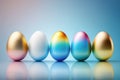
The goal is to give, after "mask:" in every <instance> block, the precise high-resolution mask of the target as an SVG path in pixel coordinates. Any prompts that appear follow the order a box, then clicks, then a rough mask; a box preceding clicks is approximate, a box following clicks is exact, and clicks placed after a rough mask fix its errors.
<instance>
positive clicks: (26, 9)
mask: <svg viewBox="0 0 120 80" xmlns="http://www.w3.org/2000/svg"><path fill="white" fill-rule="evenodd" d="M119 27H120V0H0V61H7V60H10V58H9V57H8V55H7V53H6V43H7V40H8V37H9V36H10V34H11V33H12V32H14V31H21V32H22V33H23V34H24V35H25V37H26V39H27V41H29V39H30V37H31V35H32V34H33V33H34V32H35V31H37V30H40V31H43V32H45V34H46V36H47V37H48V41H49V42H50V39H51V36H52V35H53V33H55V32H56V31H58V30H62V31H64V32H65V33H66V34H67V36H68V38H69V41H70V43H71V41H72V38H73V36H74V35H75V33H77V32H78V31H85V32H86V33H87V34H88V36H89V38H90V41H91V42H93V40H94V37H95V36H96V34H97V33H98V32H99V31H106V32H108V33H109V34H110V36H111V37H112V39H113V42H114V48H115V50H114V53H113V56H112V58H110V60H113V61H118V60H120V38H119V36H120V35H119V34H120V28H119ZM24 60H32V59H31V57H30V56H29V54H28V55H27V56H26V57H25V59H24ZM45 60H53V59H52V57H51V56H50V54H49V55H48V57H47V58H46V59H45ZM66 60H74V59H73V57H72V56H71V53H70V55H69V57H68V58H67V59H66ZM88 60H95V61H97V60H96V59H95V57H94V56H93V54H91V55H90V57H89V58H88Z"/></svg>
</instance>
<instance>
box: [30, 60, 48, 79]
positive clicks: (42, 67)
mask: <svg viewBox="0 0 120 80" xmlns="http://www.w3.org/2000/svg"><path fill="white" fill-rule="evenodd" d="M29 79H30V80H48V79H49V69H48V66H47V65H46V64H45V63H44V62H35V63H33V64H32V65H31V66H30V69H29Z"/></svg>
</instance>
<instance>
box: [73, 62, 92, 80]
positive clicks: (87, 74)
mask: <svg viewBox="0 0 120 80" xmlns="http://www.w3.org/2000/svg"><path fill="white" fill-rule="evenodd" d="M91 77H92V75H91V68H90V66H89V64H88V63H87V62H75V63H74V64H73V66H72V68H71V80H90V79H91Z"/></svg>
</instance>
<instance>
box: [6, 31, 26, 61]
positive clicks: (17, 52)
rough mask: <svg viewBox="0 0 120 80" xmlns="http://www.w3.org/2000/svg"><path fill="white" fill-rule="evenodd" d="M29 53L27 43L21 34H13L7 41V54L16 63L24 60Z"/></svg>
mask: <svg viewBox="0 0 120 80" xmlns="http://www.w3.org/2000/svg"><path fill="white" fill-rule="evenodd" d="M27 51H28V45H27V41H26V39H25V37H24V35H23V34H22V33H21V32H13V33H12V34H11V35H10V37H9V39H8V41H7V53H8V55H9V57H10V58H11V59H13V60H14V61H20V60H22V59H23V58H24V57H25V56H26V54H27Z"/></svg>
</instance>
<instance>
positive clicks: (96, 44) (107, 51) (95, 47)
mask: <svg viewBox="0 0 120 80" xmlns="http://www.w3.org/2000/svg"><path fill="white" fill-rule="evenodd" d="M92 51H93V54H94V56H95V57H96V58H97V59H98V60H100V61H103V60H108V59H109V58H110V57H111V56H112V54H113V51H114V45H113V41H112V39H111V37H110V36H109V34H108V33H106V32H103V31H102V32H99V33H98V34H97V35H96V37H95V39H94V41H93V44H92Z"/></svg>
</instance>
